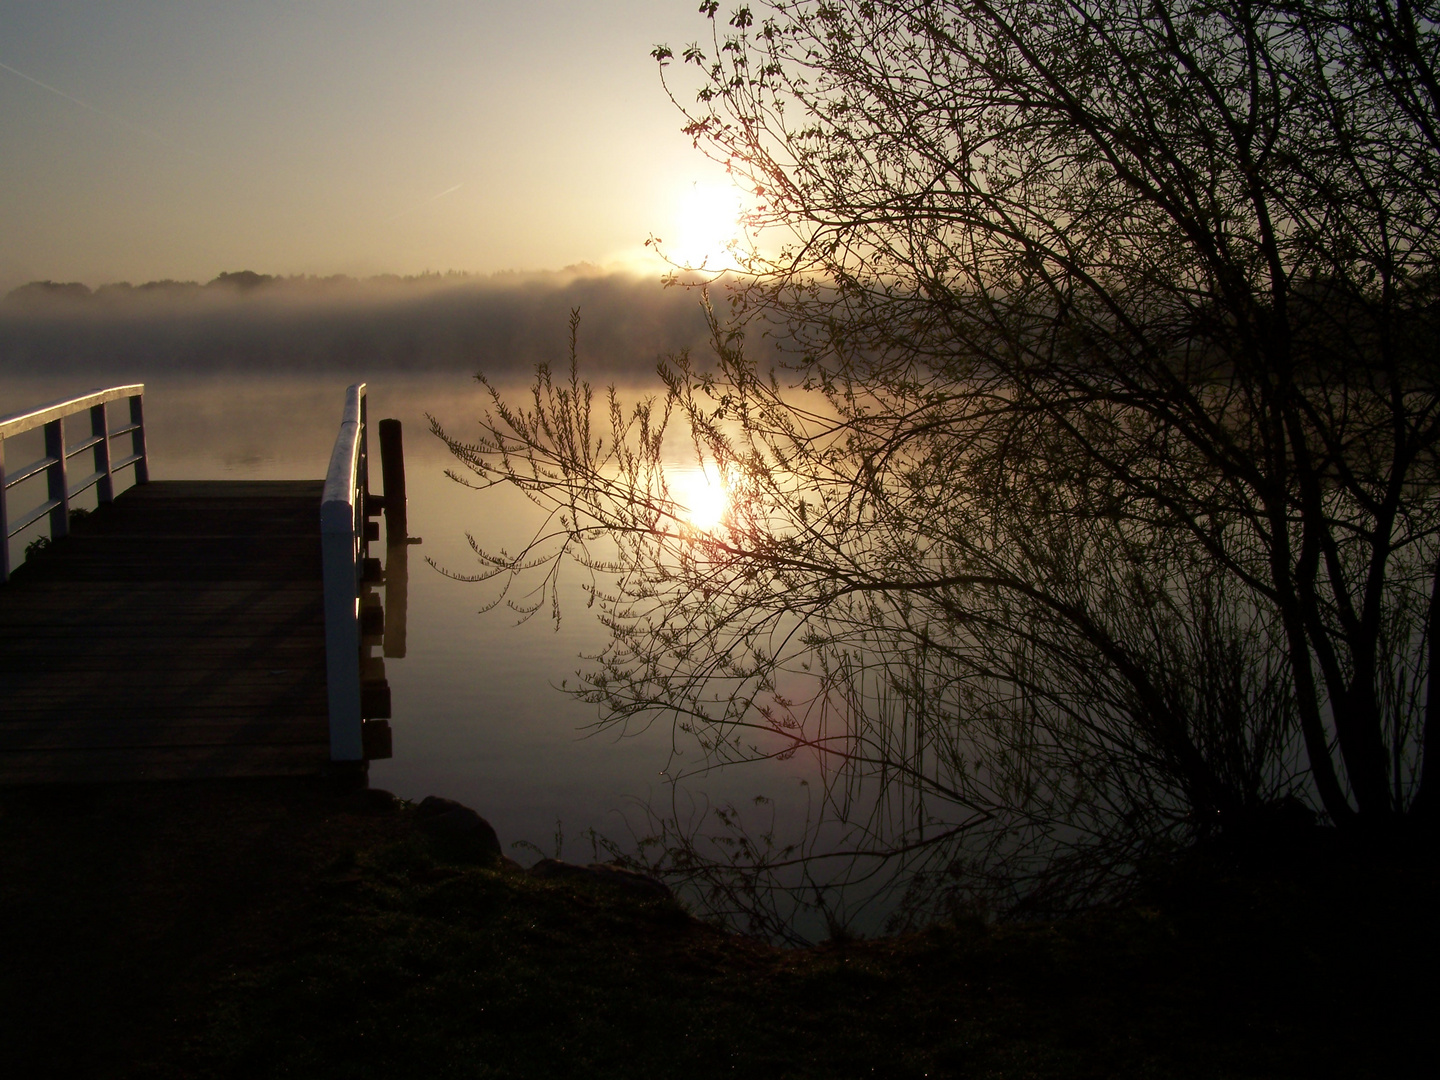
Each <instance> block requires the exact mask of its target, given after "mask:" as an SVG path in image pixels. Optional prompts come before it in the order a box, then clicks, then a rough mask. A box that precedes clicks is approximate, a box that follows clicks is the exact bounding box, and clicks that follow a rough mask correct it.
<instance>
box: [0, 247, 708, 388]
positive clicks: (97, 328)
mask: <svg viewBox="0 0 1440 1080" xmlns="http://www.w3.org/2000/svg"><path fill="white" fill-rule="evenodd" d="M700 300H701V297H700V293H699V292H698V291H689V290H685V289H681V288H668V289H667V288H664V287H663V286H662V285H661V284H660V283H659V282H658V280H656V279H654V278H643V279H642V278H636V277H632V276H629V275H623V274H598V273H586V272H584V271H583V270H580V271H570V272H562V273H549V274H523V275H522V274H502V275H495V276H492V277H478V278H477V277H466V276H463V275H444V276H442V275H438V274H436V275H427V276H424V277H421V278H408V279H401V278H393V277H392V278H373V279H368V280H364V281H357V280H354V279H351V278H271V277H267V276H265V275H260V274H254V273H251V272H249V271H243V272H239V273H235V274H225V275H221V277H219V278H217V279H216V280H215V281H213V282H211V283H209V284H208V285H200V284H198V283H195V282H151V283H148V284H146V285H141V286H131V285H128V284H124V283H122V284H119V285H106V286H101V287H100V288H98V289H96V290H94V291H91V290H90V289H89V288H88V287H86V286H84V285H79V284H76V283H66V284H58V283H53V282H43V283H33V284H31V285H27V286H23V287H22V288H20V289H16V290H14V291H13V292H12V293H10V295H9V296H7V297H6V298H5V299H4V300H3V301H0V376H5V375H8V376H12V377H13V376H21V375H25V376H33V375H39V374H47V375H65V374H81V373H86V374H89V373H96V374H99V375H102V376H103V381H111V382H119V381H127V380H130V379H143V378H148V377H154V376H155V375H157V374H165V373H174V374H182V373H183V374H194V375H204V374H209V373H212V372H214V373H221V372H227V373H237V372H245V371H255V372H287V371H292V372H316V373H319V372H328V371H336V372H345V373H350V374H353V375H355V376H356V377H360V378H369V377H372V376H373V375H375V374H379V373H383V372H395V371H406V372H417V373H418V372H442V371H464V372H467V373H468V372H476V371H484V372H487V373H493V374H495V375H502V376H503V375H509V374H515V373H521V372H526V371H529V370H531V369H533V368H534V366H535V365H536V364H537V363H541V362H549V363H550V364H551V365H552V366H556V367H558V366H560V365H562V364H564V363H565V362H566V361H567V359H568V326H567V324H568V319H569V314H570V311H571V309H573V308H579V309H580V314H581V324H580V357H581V361H582V363H583V365H584V366H585V369H586V370H587V371H589V372H590V373H591V374H592V376H593V375H597V374H608V373H614V374H616V375H632V374H633V375H640V374H647V373H649V372H653V371H654V369H655V364H656V361H657V359H658V358H659V357H660V356H662V355H666V354H669V353H674V352H678V351H679V350H681V349H684V348H692V349H701V348H703V347H704V346H705V343H706V341H707V339H708V332H707V329H706V324H705V318H704V315H703V312H702V310H701V307H700Z"/></svg>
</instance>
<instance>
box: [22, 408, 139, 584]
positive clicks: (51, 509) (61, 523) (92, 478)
mask: <svg viewBox="0 0 1440 1080" xmlns="http://www.w3.org/2000/svg"><path fill="white" fill-rule="evenodd" d="M144 393H145V387H144V385H143V384H135V385H132V386H114V387H111V388H110V389H108V390H92V391H90V392H89V393H88V394H81V395H80V396H79V397H74V398H67V399H63V400H61V401H52V402H51V403H50V404H48V405H41V406H40V407H39V408H38V409H31V410H30V411H29V412H24V413H15V414H14V415H12V416H6V417H0V582H3V581H8V580H9V579H10V570H11V566H10V540H11V538H12V537H15V536H18V535H19V534H20V533H21V532H22V531H23V530H24V529H27V528H29V527H30V526H31V525H33V524H35V523H36V522H37V521H39V520H40V519H41V518H43V517H45V516H46V515H48V516H49V518H50V536H51V538H52V539H59V538H60V537H62V536H65V535H66V534H67V533H69V531H70V501H71V500H72V499H74V498H75V497H76V496H77V495H80V494H82V493H83V492H85V491H88V490H89V489H90V488H92V487H93V488H95V489H96V498H97V499H98V500H99V501H100V502H101V503H108V502H110V501H111V500H113V499H114V498H115V474H116V473H117V472H119V471H121V470H122V469H125V468H128V467H129V466H131V465H133V466H134V467H135V482H136V483H137V484H143V483H146V482H147V481H148V480H149V478H150V474H149V469H148V464H147V461H146V457H145V416H144V409H143V405H142V400H143V396H144ZM121 399H128V400H129V402H130V420H129V423H126V424H122V425H121V426H120V427H117V428H111V427H110V421H109V414H108V412H107V409H106V406H107V405H108V404H109V403H110V402H112V401H119V400H121ZM87 411H88V412H89V413H90V433H89V434H88V435H87V436H86V437H85V438H83V439H81V440H80V441H79V442H78V443H73V444H71V443H67V442H66V439H65V421H66V419H67V418H69V417H71V416H75V415H77V414H79V413H82V412H87ZM42 426H43V427H44V429H45V456H44V457H42V458H40V459H39V460H38V461H34V462H31V463H30V464H29V465H26V466H23V467H22V468H19V469H17V470H15V471H14V472H13V473H7V472H6V469H5V440H6V439H7V438H12V437H14V436H16V435H21V434H23V433H25V432H27V431H33V430H34V429H35V428H38V427H42ZM122 435H129V436H130V440H131V441H130V451H131V452H130V454H129V455H127V456H126V457H123V458H120V459H119V460H115V459H114V458H112V456H111V453H110V440H111V439H115V438H119V437H120V436H122ZM86 450H90V451H92V452H93V454H94V466H95V467H94V471H93V472H91V473H90V475H89V476H86V477H84V478H83V479H81V480H79V481H78V482H76V483H74V484H71V483H70V480H69V476H68V463H69V460H70V459H71V458H73V457H75V456H76V455H78V454H80V453H83V452H84V451H86ZM41 473H44V474H45V479H46V483H47V488H48V498H47V499H46V501H44V502H42V503H41V504H40V505H39V506H37V507H35V508H34V509H33V510H31V511H30V512H29V513H26V514H23V515H22V516H21V517H20V519H19V520H17V521H13V522H12V521H11V520H10V515H9V506H8V496H7V492H9V490H10V489H11V488H13V487H15V486H17V485H18V484H20V483H22V482H23V481H25V480H28V479H30V478H31V477H32V476H38V475H40V474H41Z"/></svg>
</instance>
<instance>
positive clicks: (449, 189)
mask: <svg viewBox="0 0 1440 1080" xmlns="http://www.w3.org/2000/svg"><path fill="white" fill-rule="evenodd" d="M464 186H465V185H464V184H456V185H455V186H454V187H447V188H446V189H445V190H444V191H442V192H439V193H438V194H435V195H431V196H430V198H428V199H426V200H425V201H424V202H418V203H416V204H415V205H414V206H412V207H410V208H409V209H408V210H401V211H400V213H398V214H396V215H395V216H394V217H392V218H386V219H385V224H386V225H389V224H390V222H392V221H399V220H400V219H401V218H402V217H404V216H405V215H406V214H413V213H414V212H415V211H416V210H419V209H420V208H421V207H423V206H429V205H430V204H431V203H432V202H434V201H435V200H436V199H443V198H444V197H445V196H446V195H449V194H450V193H451V192H452V191H459V190H460V189H461V188H462V187H464Z"/></svg>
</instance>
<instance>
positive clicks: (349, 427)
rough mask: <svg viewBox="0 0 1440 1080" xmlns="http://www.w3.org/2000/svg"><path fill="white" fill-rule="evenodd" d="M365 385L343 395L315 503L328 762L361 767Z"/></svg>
mask: <svg viewBox="0 0 1440 1080" xmlns="http://www.w3.org/2000/svg"><path fill="white" fill-rule="evenodd" d="M364 446H365V384H364V383H357V384H356V385H354V386H352V387H350V388H349V389H348V390H347V391H346V392H345V412H344V413H343V414H342V415H341V418H340V433H339V434H338V435H337V436H336V439H335V448H334V450H333V451H331V454H330V468H329V469H328V470H327V472H326V474H325V492H324V495H323V496H322V497H321V500H320V551H321V558H322V560H323V577H324V589H325V675H326V688H327V690H328V697H329V707H330V760H331V761H363V760H364V758H365V748H364V741H363V739H362V735H361V732H362V721H361V716H360V571H361V552H362V549H363V545H364V537H365V506H364V489H363V487H362V486H361V485H363V483H364V479H365V464H364Z"/></svg>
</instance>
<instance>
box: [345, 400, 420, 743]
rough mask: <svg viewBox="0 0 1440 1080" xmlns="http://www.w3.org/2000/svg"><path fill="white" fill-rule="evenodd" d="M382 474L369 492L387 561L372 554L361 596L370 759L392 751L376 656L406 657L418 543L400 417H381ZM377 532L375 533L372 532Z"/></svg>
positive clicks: (385, 685)
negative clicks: (413, 551) (381, 591)
mask: <svg viewBox="0 0 1440 1080" xmlns="http://www.w3.org/2000/svg"><path fill="white" fill-rule="evenodd" d="M378 426H379V429H380V473H381V477H382V482H383V483H384V485H385V487H384V494H383V495H371V494H369V493H368V492H367V493H366V507H365V512H366V514H367V516H376V515H378V514H379V513H380V512H381V511H382V510H383V511H384V513H385V541H386V543H385V565H384V568H383V570H382V568H381V566H380V560H379V559H366V560H365V563H366V566H365V571H366V572H365V581H366V585H367V586H369V587H367V588H366V589H365V590H364V593H363V596H362V598H361V606H360V616H361V646H360V649H361V657H360V663H361V683H360V707H361V714H362V715H363V716H364V717H365V722H364V727H363V728H362V732H363V735H364V737H365V757H366V758H367V759H368V760H376V759H380V758H388V757H390V755H391V732H390V724H389V720H390V681H389V679H387V678H386V677H385V661H384V660H383V659H381V658H380V657H378V656H374V655H372V650H373V649H374V648H375V646H376V645H380V646H381V652H382V653H383V655H384V656H387V657H393V658H395V659H400V658H402V657H404V655H405V609H406V604H407V596H406V593H407V591H408V586H409V583H410V567H409V552H410V545H411V544H418V543H419V542H420V540H419V538H418V537H416V538H414V539H412V538H411V537H410V536H408V535H407V533H406V528H407V523H406V513H405V510H406V506H405V502H406V500H405V451H404V446H403V443H402V440H401V431H400V421H399V420H381V421H380V423H379V425H378ZM369 535H372V536H373V535H374V534H369ZM382 580H383V581H384V583H385V600H384V603H383V605H382V604H381V601H380V597H379V596H377V595H376V594H375V593H374V591H373V586H375V585H378V584H379V583H380V581H382Z"/></svg>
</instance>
